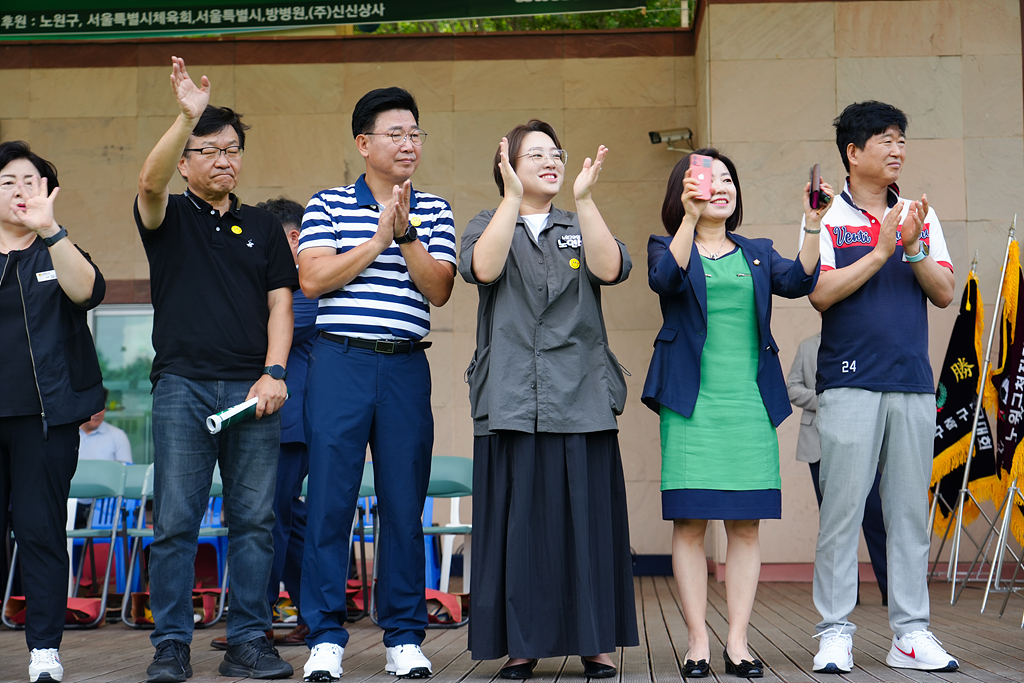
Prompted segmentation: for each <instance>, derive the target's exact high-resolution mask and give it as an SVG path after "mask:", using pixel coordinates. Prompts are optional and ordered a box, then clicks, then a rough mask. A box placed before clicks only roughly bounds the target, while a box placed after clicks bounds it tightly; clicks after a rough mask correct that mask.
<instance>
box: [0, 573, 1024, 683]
mask: <svg viewBox="0 0 1024 683" xmlns="http://www.w3.org/2000/svg"><path fill="white" fill-rule="evenodd" d="M635 585H636V610H637V623H638V624H639V630H640V646H639V647H630V648H623V649H620V650H619V651H618V652H616V653H615V655H614V656H613V659H614V660H615V662H616V664H617V666H618V668H619V672H618V677H617V683H682V681H683V678H682V675H681V674H680V672H679V664H680V662H681V661H683V659H684V656H685V654H686V647H687V631H686V624H685V622H684V620H683V616H682V613H681V611H680V609H679V599H678V596H677V594H676V589H675V585H674V583H673V581H672V579H671V578H670V577H639V578H637V579H635ZM708 594H709V595H708V597H709V608H708V615H707V620H708V625H709V627H710V630H711V633H712V647H711V651H712V660H711V668H712V675H711V677H710V678H708V679H707V680H708V681H736V680H739V679H737V678H736V677H735V676H727V675H725V673H724V665H723V663H722V655H721V652H722V649H723V647H724V642H725V638H726V635H727V633H728V627H727V625H726V615H727V610H726V601H725V586H724V584H721V583H718V582H715V581H712V582H710V584H709V591H708ZM1004 595H1005V594H994V595H993V596H992V597H990V599H989V604H988V607H987V609H986V612H985V613H984V614H981V613H980V608H981V602H982V596H983V591H982V590H979V589H976V588H968V589H967V590H965V591H964V593H963V594H962V596H961V598H960V599H959V601H958V602H957V604H956V605H950V604H949V600H950V585H949V584H948V583H946V582H944V581H940V582H935V583H933V584H932V587H931V608H932V615H931V619H932V631H933V632H934V633H935V635H936V636H937V637H938V638H939V640H941V641H942V643H943V645H944V647H945V648H946V649H947V650H948V651H949V652H950V654H952V655H953V656H954V657H957V658H958V659H959V660H960V671H958V672H954V673H940V674H932V673H925V672H917V671H907V670H898V669H890V668H889V667H887V666H886V665H885V655H886V653H887V652H888V650H889V645H890V641H891V638H892V633H891V632H890V630H889V624H888V616H887V610H886V608H885V607H883V606H882V604H881V595H880V594H879V593H878V589H877V587H876V585H875V584H874V583H865V584H863V585H862V589H861V601H862V603H861V605H860V606H859V607H858V608H857V610H856V611H855V612H854V614H853V616H852V620H853V621H854V622H855V623H856V624H857V626H858V629H857V633H856V635H855V636H854V663H855V667H854V670H853V671H852V672H851V673H850V674H847V675H842V676H837V675H829V674H814V673H813V672H812V671H811V660H812V657H813V656H814V653H815V652H816V651H817V641H816V640H814V639H813V638H812V635H813V633H814V630H815V629H814V625H815V623H816V622H817V621H818V614H817V612H816V611H815V610H814V605H813V603H812V600H811V586H810V584H807V583H764V584H761V585H760V587H759V589H758V593H757V600H756V602H755V605H754V615H753V618H752V619H751V625H750V631H749V640H750V645H751V649H752V651H753V652H754V653H755V654H756V656H758V657H760V659H762V660H763V661H764V663H765V664H766V666H767V669H766V671H765V677H764V679H763V680H764V681H766V682H771V683H810V682H827V683H839V682H841V681H842V682H851V683H882V682H884V683H889V682H895V683H909V682H918V683H926V682H935V683H939V682H940V681H949V682H950V683H957V682H959V683H975V682H980V681H983V682H986V683H1011V682H1012V683H1019V682H1020V681H1024V630H1022V629H1021V626H1020V625H1021V612H1022V610H1024V599H1022V596H1021V595H1011V596H1010V600H1009V605H1008V607H1007V609H1006V613H1005V615H1004V616H1003V617H1002V618H999V617H998V616H997V615H998V611H999V608H1000V606H1001V604H1002V601H1003V597H1004ZM350 633H351V640H350V641H349V644H348V647H347V648H346V650H345V661H344V675H343V676H342V683H389V682H391V681H394V679H393V678H392V677H389V676H387V675H386V674H385V673H384V646H383V644H382V643H381V632H380V629H379V628H377V627H376V626H374V625H373V624H372V623H371V622H370V621H369V620H368V619H364V620H362V621H360V622H357V623H356V624H353V625H351V628H350ZM221 635H224V626H223V623H222V624H219V625H217V626H215V627H213V628H210V629H206V630H197V631H196V633H195V638H194V642H193V648H192V665H193V669H194V675H193V677H192V678H191V679H189V680H190V682H191V683H214V682H216V683H226V682H227V681H230V680H235V679H230V678H225V677H223V676H220V675H218V673H217V666H218V664H219V663H220V661H221V659H222V653H221V652H217V651H215V650H212V649H211V648H210V647H209V641H210V640H211V639H212V638H214V637H217V636H221ZM466 638H467V636H466V628H461V629H455V630H430V631H428V632H427V639H426V641H424V644H423V650H424V652H425V653H426V655H427V656H428V657H429V658H430V659H431V661H432V663H433V667H434V676H433V678H432V679H431V680H432V681H434V683H462V682H463V681H465V682H466V683H489V682H490V681H493V680H495V679H496V676H497V672H498V668H499V667H500V666H501V665H502V663H503V662H502V661H500V660H494V661H485V662H475V661H473V660H472V659H471V657H470V654H469V652H468V651H467V650H466ZM307 653H308V651H307V650H306V648H305V647H288V648H281V654H282V656H284V657H285V658H286V659H288V661H290V662H291V663H292V666H293V667H295V670H296V674H295V675H294V676H293V677H292V679H291V680H294V681H298V680H301V678H302V665H303V664H304V663H305V661H306V657H307ZM152 656H153V649H152V647H151V645H150V643H149V632H147V631H133V630H130V629H128V628H127V627H125V626H123V625H121V624H112V625H108V626H104V627H102V628H99V629H96V630H91V631H67V632H65V634H64V643H63V645H62V647H61V659H62V660H63V662H64V667H65V674H64V681H65V683H79V682H88V683H101V682H102V683H136V682H138V681H144V680H145V671H146V666H147V665H148V664H149V662H150V661H151V659H152ZM27 680H28V653H27V650H26V649H25V639H24V633H23V632H21V631H10V630H7V629H2V628H0V681H2V682H7V681H27ZM532 680H533V681H535V682H536V683H560V682H562V681H565V682H566V683H583V682H584V681H585V679H584V677H583V668H582V665H581V664H580V661H579V658H577V657H561V658H552V659H545V660H542V661H541V663H540V665H539V666H538V667H537V669H536V671H535V673H534V678H533V679H532ZM610 683H616V679H610Z"/></svg>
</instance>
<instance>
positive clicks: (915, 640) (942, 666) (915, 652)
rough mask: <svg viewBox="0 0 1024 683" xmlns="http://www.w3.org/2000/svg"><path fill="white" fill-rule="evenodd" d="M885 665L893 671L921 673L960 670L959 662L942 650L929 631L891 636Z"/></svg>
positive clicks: (940, 644) (937, 640)
mask: <svg viewBox="0 0 1024 683" xmlns="http://www.w3.org/2000/svg"><path fill="white" fill-rule="evenodd" d="M885 663H886V664H888V665H889V666H891V667H893V668H894V669H919V670H921V671H956V670H957V669H959V668H960V662H958V661H956V659H954V658H953V657H951V656H950V655H949V653H948V652H946V651H945V650H943V649H942V643H940V642H939V639H938V638H936V637H935V636H934V635H932V633H931V631H912V632H910V633H907V634H906V635H904V636H903V637H902V638H897V637H896V636H893V637H892V647H891V648H889V654H888V655H886V657H885Z"/></svg>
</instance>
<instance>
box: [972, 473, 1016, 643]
mask: <svg viewBox="0 0 1024 683" xmlns="http://www.w3.org/2000/svg"><path fill="white" fill-rule="evenodd" d="M1017 498H1020V502H1021V503H1024V493H1022V492H1021V490H1020V489H1019V488H1018V487H1017V480H1016V479H1014V480H1012V481H1011V482H1010V489H1009V490H1008V491H1007V492H1006V497H1005V498H1004V499H1003V504H1002V505H1001V506H1000V507H999V509H1000V510H1001V511H1003V523H1002V524H1001V525H1000V528H999V540H998V541H997V546H996V559H995V561H994V562H992V567H991V569H990V571H989V574H988V582H987V583H986V584H985V597H984V599H983V600H982V602H981V611H982V612H984V611H985V606H986V605H987V604H988V596H989V593H990V592H991V591H993V590H999V587H998V583H999V578H1000V577H1001V576H1002V573H1003V559H1004V557H1005V556H1004V551H1006V550H1009V551H1010V554H1011V555H1013V559H1014V560H1016V562H1017V564H1016V566H1014V568H1013V578H1011V579H1010V585H1009V587H1008V588H1006V589H1004V590H1005V592H1006V597H1004V598H1003V605H1002V607H1000V608H999V616H1000V617H1001V616H1003V612H1005V611H1006V603H1007V602H1009V600H1010V594H1011V593H1014V592H1015V591H1017V590H1019V589H1017V588H1015V587H1014V584H1015V583H1016V582H1017V570H1019V569H1021V568H1022V567H1024V560H1022V559H1021V558H1020V557H1017V553H1015V552H1013V548H1011V547H1010V542H1009V538H1008V537H1009V535H1010V517H1011V516H1012V515H1013V506H1014V505H1015V504H1016V502H1017ZM996 519H999V513H998V512H997V513H996ZM994 530H995V525H994V523H993V527H992V528H991V529H989V534H991V533H992V532H993V531H994ZM997 567H998V571H997V570H996V568H997ZM993 577H995V580H996V586H995V587H993V586H992V579H993ZM1021 628H1024V616H1022V618H1021Z"/></svg>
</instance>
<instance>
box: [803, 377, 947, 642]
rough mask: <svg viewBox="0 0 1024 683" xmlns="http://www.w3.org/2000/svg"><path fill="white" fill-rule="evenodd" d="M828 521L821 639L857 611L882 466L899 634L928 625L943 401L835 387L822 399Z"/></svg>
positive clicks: (824, 518)
mask: <svg viewBox="0 0 1024 683" xmlns="http://www.w3.org/2000/svg"><path fill="white" fill-rule="evenodd" d="M818 432H819V433H820V434H821V493H822V502H821V522H820V527H819V530H818V546H817V550H816V551H815V555H814V606H815V607H816V608H817V610H818V613H819V614H821V621H820V622H819V623H818V632H819V633H821V632H822V631H824V630H826V629H828V628H832V627H834V628H837V629H838V628H840V627H841V626H845V628H843V632H844V633H853V631H854V630H856V627H855V626H854V625H853V624H851V623H850V622H849V621H848V618H849V616H850V613H851V612H853V609H854V607H855V606H856V604H857V579H858V577H857V543H858V540H859V538H860V523H861V519H863V517H864V501H865V500H866V499H867V496H868V491H869V490H870V489H871V485H872V483H873V482H874V477H875V470H876V468H877V469H881V472H882V483H881V487H880V492H881V495H882V516H883V517H884V519H885V532H886V534H887V541H886V553H887V555H888V560H889V626H890V627H891V628H892V630H893V632H894V633H895V634H896V635H897V636H900V637H902V636H904V635H905V634H907V633H910V632H911V631H918V630H921V629H927V628H928V619H929V605H928V578H927V575H928V550H929V545H930V538H929V534H928V484H929V482H930V481H931V468H932V451H933V443H934V438H935V396H934V395H933V394H910V393H899V392H885V393H881V392H877V391H867V390H865V389H853V388H837V389H827V390H826V391H824V392H823V393H822V394H821V395H820V396H819V399H818Z"/></svg>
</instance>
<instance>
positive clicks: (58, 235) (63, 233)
mask: <svg viewBox="0 0 1024 683" xmlns="http://www.w3.org/2000/svg"><path fill="white" fill-rule="evenodd" d="M57 227H58V228H60V230H58V231H57V232H55V233H53V234H52V235H50V236H49V237H44V238H43V244H45V245H46V246H47V248H49V247H52V246H53V245H55V244H57V242H60V241H61V240H62V239H64V238H65V237H67V236H68V231H67V230H65V229H64V226H63V225H58V226H57Z"/></svg>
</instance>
